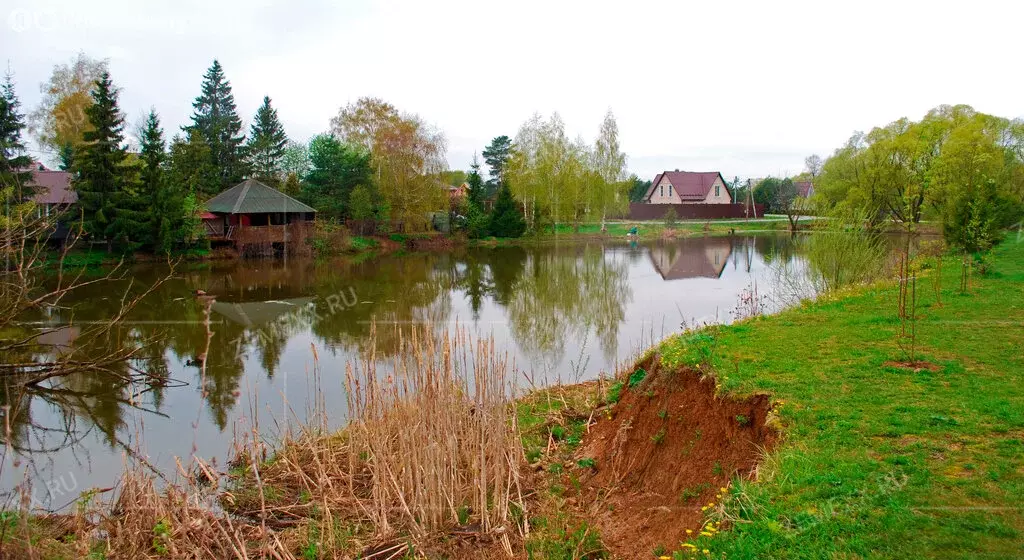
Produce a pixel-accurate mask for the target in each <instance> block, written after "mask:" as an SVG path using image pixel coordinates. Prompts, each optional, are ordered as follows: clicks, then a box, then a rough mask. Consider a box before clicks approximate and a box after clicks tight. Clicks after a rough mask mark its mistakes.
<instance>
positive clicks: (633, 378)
mask: <svg viewBox="0 0 1024 560" xmlns="http://www.w3.org/2000/svg"><path fill="white" fill-rule="evenodd" d="M646 377H647V370H645V369H644V368H637V370H636V371H634V372H633V373H631V374H629V388H630V389H632V388H633V387H636V386H637V385H639V384H640V383H641V382H642V381H643V380H644V379H645V378H646Z"/></svg>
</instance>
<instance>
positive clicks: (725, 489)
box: [721, 486, 729, 493]
mask: <svg viewBox="0 0 1024 560" xmlns="http://www.w3.org/2000/svg"><path fill="white" fill-rule="evenodd" d="M721 490H722V492H723V493H725V492H728V491H729V489H728V488H725V487H724V486H723V487H722V488H721Z"/></svg>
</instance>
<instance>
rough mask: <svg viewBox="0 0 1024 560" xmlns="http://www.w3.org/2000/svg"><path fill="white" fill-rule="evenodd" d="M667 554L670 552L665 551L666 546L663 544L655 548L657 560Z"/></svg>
mask: <svg viewBox="0 0 1024 560" xmlns="http://www.w3.org/2000/svg"><path fill="white" fill-rule="evenodd" d="M666 552H668V551H667V550H665V545H663V544H659V545H658V546H656V547H654V556H655V558H658V557H661V556H665V553H666Z"/></svg>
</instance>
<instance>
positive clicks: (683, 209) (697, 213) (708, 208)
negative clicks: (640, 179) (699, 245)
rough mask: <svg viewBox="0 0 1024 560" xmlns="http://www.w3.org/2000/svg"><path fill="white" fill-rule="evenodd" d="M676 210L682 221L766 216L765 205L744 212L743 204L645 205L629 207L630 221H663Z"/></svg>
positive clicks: (757, 205)
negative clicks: (666, 214) (670, 210)
mask: <svg viewBox="0 0 1024 560" xmlns="http://www.w3.org/2000/svg"><path fill="white" fill-rule="evenodd" d="M669 208H674V209H675V211H676V218H678V219H680V220H711V219H715V218H753V217H754V216H755V215H756V216H757V217H761V216H764V204H755V205H754V207H753V208H751V209H750V211H749V212H744V209H745V205H743V204H644V203H631V204H630V205H629V219H630V220H661V219H663V218H664V217H665V213H666V212H668V210H669Z"/></svg>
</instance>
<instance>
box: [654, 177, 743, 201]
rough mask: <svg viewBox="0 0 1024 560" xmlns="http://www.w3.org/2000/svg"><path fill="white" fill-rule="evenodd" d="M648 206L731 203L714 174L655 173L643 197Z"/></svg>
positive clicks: (727, 188)
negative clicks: (655, 175) (656, 174)
mask: <svg viewBox="0 0 1024 560" xmlns="http://www.w3.org/2000/svg"><path fill="white" fill-rule="evenodd" d="M643 201H644V202H647V203H649V204H732V194H731V193H730V192H729V186H728V185H726V184H725V179H724V178H722V174H721V173H720V172H718V171H701V172H696V171H680V170H678V169H676V170H675V171H665V172H663V173H658V176H657V177H655V178H654V181H653V182H652V183H651V187H650V188H649V189H648V190H647V193H646V194H645V195H644V198H643Z"/></svg>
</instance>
